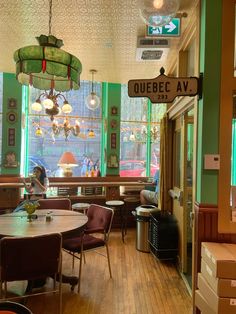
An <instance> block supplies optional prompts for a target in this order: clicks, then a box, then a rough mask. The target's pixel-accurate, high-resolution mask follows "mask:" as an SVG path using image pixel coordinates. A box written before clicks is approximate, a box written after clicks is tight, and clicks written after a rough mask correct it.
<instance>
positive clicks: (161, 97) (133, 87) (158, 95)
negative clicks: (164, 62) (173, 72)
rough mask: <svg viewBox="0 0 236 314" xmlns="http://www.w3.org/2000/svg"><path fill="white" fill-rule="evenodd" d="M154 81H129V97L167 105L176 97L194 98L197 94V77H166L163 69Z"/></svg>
mask: <svg viewBox="0 0 236 314" xmlns="http://www.w3.org/2000/svg"><path fill="white" fill-rule="evenodd" d="M160 73H161V74H160V75H159V76H157V77H156V78H154V79H146V80H130V81H129V82H128V95H129V97H148V98H149V99H150V100H151V102H152V103H169V102H172V101H173V100H174V99H175V97H177V96H195V95H197V94H198V92H199V79H198V78H197V77H189V78H188V77H187V78H184V77H168V76H166V75H164V73H165V70H164V68H161V69H160Z"/></svg>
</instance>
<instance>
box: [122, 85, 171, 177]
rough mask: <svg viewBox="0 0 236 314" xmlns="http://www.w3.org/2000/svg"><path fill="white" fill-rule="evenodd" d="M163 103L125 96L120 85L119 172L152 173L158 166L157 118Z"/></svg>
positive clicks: (161, 113) (161, 115)
mask: <svg viewBox="0 0 236 314" xmlns="http://www.w3.org/2000/svg"><path fill="white" fill-rule="evenodd" d="M165 111H166V105H165V104H151V103H150V102H149V100H148V99H147V98H130V97H128V92H127V85H122V87H121V135H120V139H121V145H120V176H121V177H129V176H131V177H137V176H150V175H151V176H154V174H155V172H156V170H157V169H158V168H159V158H160V120H161V118H162V117H163V114H164V113H165Z"/></svg>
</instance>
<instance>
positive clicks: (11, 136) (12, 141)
mask: <svg viewBox="0 0 236 314" xmlns="http://www.w3.org/2000/svg"><path fill="white" fill-rule="evenodd" d="M15 145H16V129H15V128H9V129H8V146H15Z"/></svg>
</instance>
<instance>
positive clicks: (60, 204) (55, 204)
mask: <svg viewBox="0 0 236 314" xmlns="http://www.w3.org/2000/svg"><path fill="white" fill-rule="evenodd" d="M38 203H39V208H38V209H64V210H71V201H70V199H69V198H56V199H40V200H38Z"/></svg>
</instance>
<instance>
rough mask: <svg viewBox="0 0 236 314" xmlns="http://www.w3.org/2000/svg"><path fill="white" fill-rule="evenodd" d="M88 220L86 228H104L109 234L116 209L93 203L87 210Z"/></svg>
mask: <svg viewBox="0 0 236 314" xmlns="http://www.w3.org/2000/svg"><path fill="white" fill-rule="evenodd" d="M87 216H88V222H87V224H86V230H89V229H93V230H96V229H102V230H104V232H105V233H107V234H109V233H110V230H111V225H112V220H113V216H114V211H113V209H112V208H109V207H105V206H101V205H97V204H91V205H90V206H89V208H88V210H87Z"/></svg>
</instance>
